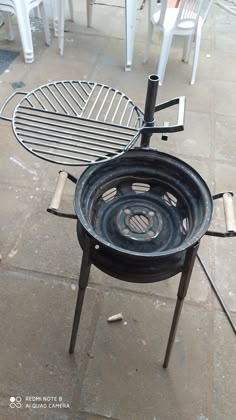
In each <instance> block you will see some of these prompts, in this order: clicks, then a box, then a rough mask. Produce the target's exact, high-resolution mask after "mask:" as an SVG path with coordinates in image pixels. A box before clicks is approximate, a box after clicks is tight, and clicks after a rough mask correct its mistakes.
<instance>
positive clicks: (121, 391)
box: [0, 1, 236, 420]
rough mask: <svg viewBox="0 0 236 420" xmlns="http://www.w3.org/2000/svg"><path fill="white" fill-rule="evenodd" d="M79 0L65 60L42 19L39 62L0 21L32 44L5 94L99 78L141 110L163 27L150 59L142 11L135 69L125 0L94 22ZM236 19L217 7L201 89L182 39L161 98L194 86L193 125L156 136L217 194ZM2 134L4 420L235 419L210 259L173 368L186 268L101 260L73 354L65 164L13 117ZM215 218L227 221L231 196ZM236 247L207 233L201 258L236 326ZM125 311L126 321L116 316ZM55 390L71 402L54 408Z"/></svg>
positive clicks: (226, 336) (228, 169) (228, 120)
mask: <svg viewBox="0 0 236 420" xmlns="http://www.w3.org/2000/svg"><path fill="white" fill-rule="evenodd" d="M80 3H81V4H79V5H78V6H76V7H77V10H76V20H75V23H71V22H69V21H67V22H66V33H65V52H64V56H63V57H60V56H59V55H58V54H57V49H56V45H57V44H56V40H55V38H53V39H52V45H51V47H46V46H45V45H44V40H43V35H42V33H41V32H40V31H39V30H38V29H37V27H38V26H37V21H35V23H33V25H34V27H35V31H34V33H33V35H34V47H35V62H34V63H33V64H31V65H26V64H24V63H23V56H22V53H21V47H20V42H19V37H18V36H16V41H15V42H14V43H9V42H6V41H5V40H4V30H3V28H1V29H0V48H1V49H6V50H12V51H20V55H19V56H18V57H17V58H16V59H15V60H14V61H13V62H12V64H11V65H10V66H9V67H8V68H7V69H6V71H5V72H3V73H2V74H1V75H0V102H3V101H4V100H5V99H6V98H7V97H8V96H9V95H10V94H11V93H12V92H13V91H14V87H15V86H17V85H18V86H22V88H21V89H22V90H24V91H30V90H32V89H33V88H35V87H37V86H39V85H41V84H45V83H46V82H48V81H50V80H61V79H62V80H64V79H75V80H77V79H88V80H94V81H99V82H104V83H106V84H109V85H111V86H114V87H116V88H118V89H120V90H122V91H123V92H125V93H126V94H127V95H128V96H129V97H131V98H132V99H133V101H134V102H135V103H137V104H138V105H140V106H141V107H142V108H143V106H144V100H145V93H146V84H147V76H148V75H149V74H151V73H153V71H154V68H155V63H156V57H157V50H158V47H159V36H158V35H157V34H156V36H155V42H154V45H153V47H152V52H151V56H150V59H149V61H148V62H147V63H146V64H145V65H143V64H142V54H143V50H144V41H145V30H146V13H147V10H146V9H147V5H145V7H144V9H142V10H139V11H138V20H137V36H136V42H135V52H134V64H133V69H132V71H131V72H128V73H125V72H124V70H123V69H124V25H123V22H124V8H122V7H109V6H106V5H97V6H95V13H94V23H93V28H89V29H88V28H87V27H86V14H85V8H84V4H83V2H82V1H80ZM117 4H119V3H117ZM235 22H236V17H235V16H230V15H227V14H226V12H224V11H223V10H220V9H219V8H217V6H214V7H213V8H212V11H211V13H210V16H209V19H208V22H207V23H206V25H205V28H204V34H203V40H202V47H201V53H200V59H199V67H198V72H197V80H196V84H195V86H190V85H189V81H190V77H191V66H190V65H187V64H184V63H182V62H181V51H180V49H179V40H177V41H176V42H175V44H174V45H173V48H172V50H171V57H170V59H169V62H168V66H167V71H166V77H165V81H164V85H163V87H161V88H160V89H159V96H158V98H159V101H162V100H167V99H170V98H172V97H175V96H179V95H185V96H186V98H187V110H186V126H185V131H184V132H182V133H178V134H173V135H171V136H169V140H168V142H162V141H161V140H160V138H159V137H158V136H155V137H154V139H153V146H154V147H157V148H158V149H159V150H162V151H166V152H169V153H172V154H174V155H176V156H178V157H179V158H181V159H183V160H185V161H186V162H188V163H190V164H191V165H192V166H193V167H194V168H196V169H197V170H198V171H199V172H200V174H201V175H202V176H203V177H204V179H205V180H206V181H207V183H208V185H209V187H210V189H211V191H212V192H213V193H214V192H220V191H222V190H229V191H230V190H232V191H234V192H235V193H236V186H235V179H236V166H235V159H236V142H235V132H236V118H235V117H236V72H235V68H236V43H235V36H236V25H235ZM155 51H156V52H155ZM0 57H1V55H0ZM15 83H17V85H15ZM19 84H20V85H19ZM168 116H170V117H173V114H172V113H169V114H168ZM163 118H164V120H166V118H167V117H166V116H163ZM0 133H1V141H0V156H1V165H0V174H1V178H0V190H1V193H0V194H1V195H0V197H1V198H0V203H1V206H0V233H1V236H0V252H1V263H0V278H1V281H0V319H1V323H0V353H1V359H0V419H1V420H15V419H17V420H18V419H19V420H21V419H22V420H28V419H40V420H41V419H42V420H69V419H73V420H75V419H77V420H102V419H103V420H104V419H108V418H109V419H112V420H233V419H235V418H236V406H235V369H236V358H235V335H234V333H233V331H232V329H231V327H230V325H229V323H228V321H227V319H226V317H225V315H224V313H223V312H222V310H221V307H220V306H219V304H218V302H217V300H216V298H215V295H214V293H213V292H212V290H211V287H210V285H209V282H208V280H207V278H206V276H205V274H204V272H203V271H202V269H201V267H200V265H199V263H198V262H196V265H195V267H194V272H193V276H192V279H191V284H190V289H189V293H188V296H187V298H186V302H185V305H184V309H183V313H182V317H181V320H180V324H179V328H178V331H177V336H176V339H175V344H174V348H173V352H172V357H171V360H170V365H169V367H168V369H167V370H164V369H163V368H162V362H163V357H164V352H165V347H166V342H167V338H168V333H169V328H170V323H171V319H172V314H173V309H174V304H175V298H176V292H177V287H178V279H179V276H177V277H174V278H172V279H169V280H168V281H164V282H162V283H159V284H152V285H150V284H149V285H135V284H129V283H125V282H121V281H118V280H115V279H112V278H110V277H109V276H107V275H104V274H103V273H102V272H100V271H99V270H97V269H95V268H93V269H92V274H91V277H90V282H89V287H88V290H87V292H86V298H85V303H84V308H83V314H82V319H81V326H80V330H79V337H78V341H77V345H76V351H75V354H74V355H73V356H71V355H69V354H68V345H69V339H70V333H71V326H72V320H73V312H74V306H75V300H76V293H77V278H78V273H79V268H80V261H81V250H80V247H79V245H78V242H77V238H76V224H75V221H73V220H69V219H62V218H56V217H53V216H52V215H50V214H48V213H47V212H46V208H47V206H48V205H49V203H50V200H51V197H52V192H53V191H54V187H55V182H56V179H57V173H58V171H59V169H60V166H57V165H52V164H49V163H46V162H43V161H41V160H39V159H37V158H35V157H34V156H32V155H30V154H28V153H27V152H26V151H25V150H24V149H23V148H22V147H21V146H20V145H19V144H18V143H17V142H16V140H15V139H14V135H13V133H12V129H11V126H10V123H8V122H6V121H2V122H1V123H0ZM70 171H71V172H72V173H73V174H75V175H78V176H79V174H80V173H81V170H80V169H76V168H74V169H70ZM72 196H73V188H72V187H71V186H70V185H68V186H67V189H66V192H65V195H64V199H63V208H64V209H66V210H71V208H72ZM216 226H217V227H218V228H219V229H222V230H223V229H224V223H223V216H222V208H221V207H220V206H219V205H218V206H217V208H216V211H215V219H214V227H216ZM235 247H236V239H234V238H233V239H217V238H216V239H213V238H210V237H204V238H203V240H202V242H201V248H200V254H201V256H202V257H203V258H204V261H205V263H206V265H207V266H208V268H209V270H210V272H211V273H212V275H213V276H214V278H215V281H216V283H217V286H218V287H219V289H220V290H221V292H222V294H223V297H224V299H225V302H226V304H227V305H228V307H229V309H230V310H231V312H232V316H233V318H234V320H235V322H236V281H235V280H236V275H235V271H236V258H235ZM117 312H122V313H123V316H124V319H123V321H122V322H120V323H116V324H108V323H107V318H108V317H109V316H111V315H113V314H116V313H117ZM10 397H21V401H20V404H21V408H16V407H14V408H10V402H14V401H13V399H12V400H11V401H10ZM32 397H37V398H38V399H39V398H40V397H41V398H42V400H41V401H37V404H44V406H41V407H37V408H36V406H32V404H33V401H32ZM46 397H50V398H52V397H55V398H56V400H57V401H54V404H59V403H62V405H61V406H51V405H50V402H49V401H48V400H47V401H43V398H44V399H45V398H46ZM30 398H31V400H30ZM18 400H20V399H18ZM18 400H17V401H18ZM17 401H15V402H14V403H16V402H17ZM63 404H64V406H63ZM13 405H14V404H13Z"/></svg>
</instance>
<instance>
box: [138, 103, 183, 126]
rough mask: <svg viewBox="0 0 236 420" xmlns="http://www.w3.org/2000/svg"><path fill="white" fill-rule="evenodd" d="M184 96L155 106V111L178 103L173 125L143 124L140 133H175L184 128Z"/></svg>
mask: <svg viewBox="0 0 236 420" xmlns="http://www.w3.org/2000/svg"><path fill="white" fill-rule="evenodd" d="M185 101H186V98H185V96H180V97H178V98H173V99H171V100H170V101H167V102H162V103H160V104H158V105H156V106H155V112H158V111H162V110H163V109H166V108H170V107H171V106H174V105H178V116H177V123H176V124H174V125H169V124H164V125H163V126H155V125H153V126H150V127H148V126H145V125H144V126H143V127H142V128H141V129H140V132H141V133H150V134H153V133H175V132H177V131H183V130H184V117H185Z"/></svg>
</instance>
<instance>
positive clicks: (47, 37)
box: [39, 1, 51, 45]
mask: <svg viewBox="0 0 236 420" xmlns="http://www.w3.org/2000/svg"><path fill="white" fill-rule="evenodd" d="M39 11H40V15H41V18H42V22H43V29H44V36H45V43H46V45H50V42H51V35H50V29H49V26H48V20H47V16H46V12H45V8H44V4H43V1H42V2H41V3H40V5H39Z"/></svg>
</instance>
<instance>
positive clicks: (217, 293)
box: [197, 254, 236, 334]
mask: <svg viewBox="0 0 236 420" xmlns="http://www.w3.org/2000/svg"><path fill="white" fill-rule="evenodd" d="M197 258H198V261H199V262H200V264H201V266H202V268H203V270H204V272H205V274H206V276H207V278H208V280H209V282H210V284H211V287H212V289H213V290H214V292H215V295H216V297H217V299H218V301H219V303H220V305H221V307H222V308H223V311H224V313H225V315H226V316H227V318H228V321H229V323H230V325H231V327H232V328H233V331H234V334H236V324H235V323H234V320H233V318H232V316H231V314H230V312H229V310H228V308H227V306H226V304H225V302H224V299H223V297H222V295H221V293H220V291H219V289H218V287H217V286H216V284H215V282H214V280H213V278H212V276H211V274H210V273H209V271H208V269H207V267H206V265H205V263H204V262H203V260H202V258H201V257H200V255H199V254H197Z"/></svg>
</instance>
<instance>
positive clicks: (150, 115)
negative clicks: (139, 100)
mask: <svg viewBox="0 0 236 420" xmlns="http://www.w3.org/2000/svg"><path fill="white" fill-rule="evenodd" d="M158 84H159V77H158V76H157V75H156V74H151V75H150V76H149V77H148V86H147V94H146V102H145V110H144V126H146V127H153V126H154V113H155V105H156V98H157V90H158ZM151 135H152V134H150V133H143V134H142V137H141V147H148V146H149V144H150V138H151Z"/></svg>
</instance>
